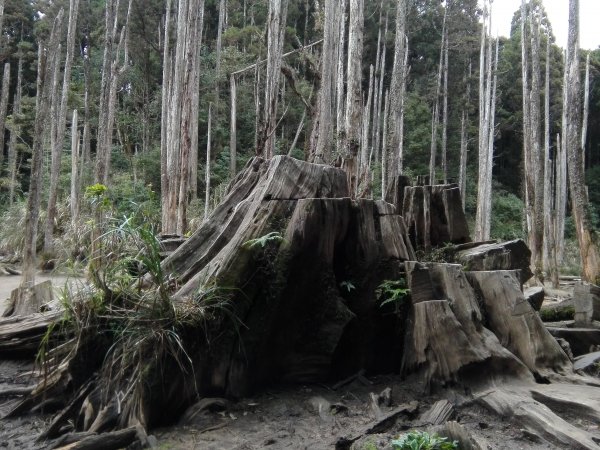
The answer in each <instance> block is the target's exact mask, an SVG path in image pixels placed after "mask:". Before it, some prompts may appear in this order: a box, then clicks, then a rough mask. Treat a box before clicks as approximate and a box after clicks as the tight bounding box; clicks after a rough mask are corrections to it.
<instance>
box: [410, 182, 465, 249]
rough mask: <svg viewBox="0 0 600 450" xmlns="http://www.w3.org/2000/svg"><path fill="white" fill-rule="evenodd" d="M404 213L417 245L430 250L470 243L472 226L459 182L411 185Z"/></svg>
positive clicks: (412, 239)
mask: <svg viewBox="0 0 600 450" xmlns="http://www.w3.org/2000/svg"><path fill="white" fill-rule="evenodd" d="M403 200H404V203H403V206H402V215H403V216H404V219H405V222H406V225H407V227H408V231H409V235H410V238H411V241H412V243H413V246H415V247H417V248H422V249H424V250H429V249H430V248H432V247H438V246H441V245H445V244H448V243H452V244H462V243H465V242H469V241H470V240H471V237H470V236H469V227H468V225H467V219H466V217H465V213H464V211H463V209H462V202H461V196H460V189H459V187H458V185H456V184H441V185H435V186H429V185H426V186H407V187H405V190H404V199H403Z"/></svg>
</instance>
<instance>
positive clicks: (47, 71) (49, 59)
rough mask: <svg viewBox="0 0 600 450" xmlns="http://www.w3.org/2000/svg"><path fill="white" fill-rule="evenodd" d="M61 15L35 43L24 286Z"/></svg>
mask: <svg viewBox="0 0 600 450" xmlns="http://www.w3.org/2000/svg"><path fill="white" fill-rule="evenodd" d="M63 15H64V12H63V10H62V9H61V10H60V11H59V13H58V15H57V16H56V18H55V19H54V24H53V26H52V32H51V34H50V39H49V41H48V42H47V45H44V42H41V41H40V42H39V43H38V65H37V70H38V72H37V81H36V86H37V89H36V101H35V103H36V105H35V106H36V108H35V122H34V133H33V147H32V156H31V176H30V180H29V196H28V198H27V213H26V216H25V239H24V243H23V280H22V286H23V287H28V286H30V285H32V284H33V283H35V264H36V253H37V245H36V244H37V234H38V219H39V214H40V197H41V195H40V194H41V184H42V171H41V168H42V156H43V155H42V152H43V143H44V134H45V132H46V128H47V118H48V113H49V111H50V98H51V90H52V74H53V73H54V65H56V64H59V62H58V48H59V45H58V40H59V37H60V35H61V28H62V20H63Z"/></svg>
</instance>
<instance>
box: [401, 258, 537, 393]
mask: <svg viewBox="0 0 600 450" xmlns="http://www.w3.org/2000/svg"><path fill="white" fill-rule="evenodd" d="M406 271H407V279H408V280H409V287H410V289H411V297H412V302H413V315H412V321H411V323H410V325H409V327H408V330H407V337H406V346H405V349H404V353H403V371H404V372H405V373H409V372H413V371H418V372H422V373H424V376H425V378H426V381H427V382H428V383H429V384H434V383H435V384H438V385H445V384H448V383H450V384H453V383H459V384H462V385H465V386H468V387H469V388H474V387H476V386H478V385H479V384H482V383H483V384H485V383H488V382H489V381H490V379H498V380H500V379H505V378H519V379H522V380H532V379H533V378H532V377H531V374H530V373H529V371H528V370H527V368H526V367H525V366H524V365H523V363H522V362H521V361H519V359H518V358H517V357H516V356H515V355H513V354H512V353H511V352H509V351H508V350H507V349H506V348H504V347H503V346H502V345H501V344H500V342H499V341H498V339H497V338H496V336H495V335H494V334H493V333H492V332H491V331H490V330H488V329H487V328H485V327H484V326H483V324H482V314H481V311H480V310H479V306H478V304H477V298H476V296H475V292H474V291H473V289H472V287H471V286H470V284H469V282H468V281H467V279H466V277H465V274H464V273H463V272H462V270H461V268H460V266H459V265H453V264H432V263H430V264H421V263H415V262H407V263H406ZM427 296H433V297H434V298H437V299H429V300H427V299H426V298H425V297H427ZM483 367H485V369H483ZM483 370H485V372H486V375H487V376H486V377H484V378H482V377H481V373H482V371H483Z"/></svg>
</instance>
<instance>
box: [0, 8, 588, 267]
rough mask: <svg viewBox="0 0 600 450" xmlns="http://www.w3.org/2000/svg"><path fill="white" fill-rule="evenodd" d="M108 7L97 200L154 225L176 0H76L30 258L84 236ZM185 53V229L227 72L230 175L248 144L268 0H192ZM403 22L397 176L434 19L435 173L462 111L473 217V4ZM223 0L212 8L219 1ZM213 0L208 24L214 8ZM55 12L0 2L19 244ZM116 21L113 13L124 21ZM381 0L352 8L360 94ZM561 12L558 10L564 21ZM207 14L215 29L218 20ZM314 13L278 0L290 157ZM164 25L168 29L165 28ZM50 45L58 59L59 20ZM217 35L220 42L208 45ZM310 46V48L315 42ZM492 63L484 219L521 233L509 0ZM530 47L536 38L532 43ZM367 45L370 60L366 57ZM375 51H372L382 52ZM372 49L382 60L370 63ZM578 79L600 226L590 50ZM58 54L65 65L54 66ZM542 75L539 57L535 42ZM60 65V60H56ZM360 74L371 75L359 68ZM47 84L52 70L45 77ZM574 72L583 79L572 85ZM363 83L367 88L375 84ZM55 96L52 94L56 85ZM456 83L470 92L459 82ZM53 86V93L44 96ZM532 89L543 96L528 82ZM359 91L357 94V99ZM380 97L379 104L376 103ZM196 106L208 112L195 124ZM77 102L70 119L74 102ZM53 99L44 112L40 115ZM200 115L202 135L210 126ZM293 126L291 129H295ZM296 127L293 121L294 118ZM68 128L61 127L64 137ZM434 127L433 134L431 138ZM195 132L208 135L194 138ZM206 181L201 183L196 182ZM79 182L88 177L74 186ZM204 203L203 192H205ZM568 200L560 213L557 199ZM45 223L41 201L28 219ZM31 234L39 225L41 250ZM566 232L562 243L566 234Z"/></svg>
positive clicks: (6, 177) (377, 45)
mask: <svg viewBox="0 0 600 450" xmlns="http://www.w3.org/2000/svg"><path fill="white" fill-rule="evenodd" d="M107 3H111V4H112V5H116V8H117V14H116V17H117V18H118V19H117V22H116V23H118V27H119V28H120V27H121V26H123V25H124V24H125V22H126V20H128V27H127V30H128V31H127V34H126V37H125V39H126V41H127V45H126V47H127V50H126V52H125V56H124V57H123V56H121V61H119V64H122V65H121V66H120V67H118V68H117V73H118V78H117V84H116V92H117V95H116V104H115V121H114V129H112V130H110V131H111V133H110V135H111V136H112V137H111V139H110V142H111V154H110V158H111V162H110V167H111V169H110V174H109V178H108V181H107V183H106V187H107V190H106V192H105V193H104V192H103V202H104V203H105V208H106V209H109V210H110V212H111V214H112V216H114V217H116V218H123V217H130V216H133V217H135V218H136V220H140V221H143V222H145V223H150V224H155V225H156V229H157V230H158V229H159V228H160V221H161V204H160V203H161V202H160V199H161V193H160V190H161V156H160V153H161V111H162V107H163V106H162V92H163V86H164V85H165V83H164V80H163V74H164V72H163V45H164V39H165V36H164V30H165V18H166V15H165V11H166V8H167V6H170V7H171V9H172V10H173V11H175V10H176V9H177V5H176V3H177V2H171V1H169V2H167V1H166V0H132V1H131V3H130V6H131V9H130V10H129V13H128V7H129V4H128V3H129V2H127V1H121V2H106V1H103V0H81V1H80V4H79V14H78V21H77V26H76V32H75V46H74V47H75V48H74V52H73V64H72V69H71V77H70V85H69V88H68V97H67V102H68V103H67V105H68V106H67V109H66V111H67V115H66V122H65V123H66V125H65V126H66V138H65V139H64V144H63V146H62V153H61V158H60V167H61V169H60V177H59V181H58V207H57V215H56V218H55V219H54V221H53V224H52V226H53V235H54V239H55V242H54V244H53V245H52V246H51V251H48V252H47V253H45V254H42V259H43V260H59V261H61V262H74V261H76V260H78V259H82V258H84V256H85V252H86V250H85V249H86V248H87V246H89V243H90V239H91V236H92V232H91V228H92V225H91V223H92V217H93V215H92V210H93V201H94V199H96V197H97V196H96V195H95V194H97V191H94V190H93V189H90V188H89V186H93V185H94V184H95V183H96V181H97V180H96V179H95V176H94V160H95V157H96V154H97V149H98V139H99V132H98V130H99V119H100V118H101V115H102V111H101V110H102V102H103V100H102V99H103V98H104V97H103V96H102V89H103V87H102V71H103V64H104V54H105V15H106V7H107ZM203 3H204V7H203V16H202V17H201V20H202V22H203V27H202V36H201V48H200V49H199V50H200V60H199V70H198V74H199V80H198V82H199V85H200V91H199V111H198V136H197V141H198V146H197V149H198V153H199V156H198V158H197V171H196V172H195V174H194V176H195V180H192V182H191V186H192V190H191V192H190V196H189V207H188V209H187V218H188V220H187V230H186V233H190V232H191V231H193V229H194V228H196V227H197V226H198V225H199V224H200V223H201V221H202V220H203V217H205V212H206V211H210V210H211V209H212V208H214V206H215V205H216V204H217V203H218V202H219V200H220V199H221V198H222V196H223V193H224V191H225V188H226V186H227V184H228V182H229V181H230V180H231V178H232V172H231V152H230V146H231V135H230V132H231V130H230V124H231V101H230V100H231V96H230V93H231V90H230V83H231V77H230V75H231V74H232V73H234V72H238V71H241V72H240V73H239V74H238V75H237V76H236V77H235V79H236V83H237V85H236V88H237V113H236V117H237V136H236V148H237V162H236V170H237V171H239V170H240V169H241V168H242V167H243V166H244V164H245V162H246V161H247V160H248V159H249V158H250V157H252V156H254V155H255V148H256V136H257V129H258V125H257V117H256V116H257V113H256V112H257V111H258V110H259V108H258V107H257V102H258V103H259V104H260V103H261V102H262V101H263V98H264V94H263V89H264V85H263V82H262V80H264V77H265V73H264V72H265V70H266V68H265V65H264V64H261V63H259V64H257V65H256V66H255V67H252V68H251V69H250V70H245V71H243V69H245V68H247V67H249V66H253V65H254V64H255V63H257V61H258V62H261V61H263V60H264V59H265V58H266V57H267V50H268V49H267V40H266V28H267V17H268V9H269V2H268V1H267V0H227V1H219V0H205V1H204V2H203ZM408 3H409V8H408V10H407V18H406V34H407V42H408V48H409V53H408V66H409V67H410V72H409V76H408V79H407V86H406V97H405V107H404V172H405V174H406V175H408V176H410V177H412V178H415V177H416V176H418V175H425V174H428V173H429V159H430V148H431V140H432V132H431V128H432V110H433V108H434V107H435V104H436V97H437V96H438V93H437V91H438V90H439V87H438V86H437V79H438V71H439V62H440V44H441V42H442V35H443V31H442V30H443V28H444V22H445V23H446V27H447V42H448V44H447V45H448V88H447V93H448V96H447V101H448V124H447V154H448V158H447V159H448V179H449V180H450V181H458V177H459V161H460V147H461V118H462V112H463V110H465V111H467V112H468V117H467V118H468V120H467V129H466V136H467V137H468V139H469V140H468V150H469V153H468V164H467V173H468V176H467V189H466V205H465V209H466V212H467V215H468V216H469V217H470V218H471V220H474V216H475V212H476V202H477V196H476V190H477V187H476V182H477V179H478V161H477V139H478V138H477V136H478V120H477V116H478V114H479V113H478V104H477V95H478V92H477V90H478V78H479V73H478V69H479V51H480V36H481V27H482V15H483V11H482V10H481V8H480V6H478V4H477V1H476V0H453V1H452V2H449V4H448V7H447V10H446V5H445V4H443V3H441V2H440V1H439V0H413V1H411V2H408ZM531 3H532V4H533V5H534V8H535V9H536V11H538V14H539V17H540V24H541V26H542V28H543V29H544V30H545V32H547V33H549V35H550V39H551V43H552V46H551V51H550V57H551V61H550V80H549V81H550V118H551V127H550V136H552V139H551V142H552V147H551V148H552V150H551V151H552V154H555V150H554V149H555V148H556V139H555V137H556V135H557V134H559V133H561V117H562V96H563V70H564V56H563V50H562V49H561V48H559V47H558V46H556V45H555V44H554V43H553V37H552V31H551V24H550V23H549V22H548V20H547V17H546V16H545V12H544V10H543V7H542V5H541V3H539V2H538V1H537V0H533V1H532V2H531ZM221 4H222V5H221ZM220 6H223V9H222V11H223V13H222V18H221V21H220V20H219V9H220ZM61 9H63V10H64V14H65V15H68V12H69V1H67V0H54V1H49V0H31V1H23V0H6V1H5V2H4V12H3V16H2V17H3V18H2V24H1V27H2V33H1V37H0V59H1V61H2V64H3V66H4V77H3V80H4V82H3V87H2V102H1V104H0V215H1V217H2V219H1V221H2V227H1V228H0V248H1V249H2V250H4V251H5V252H10V253H13V254H17V255H18V254H19V252H20V251H21V249H22V245H23V240H24V233H23V230H24V220H25V208H26V206H25V205H26V197H27V193H28V192H29V187H30V174H31V161H32V159H31V156H32V149H33V147H34V134H35V123H34V122H35V115H36V101H37V100H38V96H37V91H38V88H39V86H36V76H37V73H38V63H39V58H38V46H39V43H40V42H48V40H49V39H50V34H51V30H52V27H53V21H54V20H55V17H57V15H58V14H59V10H61ZM127 17H128V19H126V18H127ZM395 20H396V2H394V1H390V0H381V1H367V2H365V9H364V50H363V58H362V62H361V64H362V65H361V68H362V92H363V93H365V96H366V93H367V92H368V91H369V84H370V80H371V79H373V80H374V81H375V85H377V83H380V85H381V86H382V91H386V90H387V89H388V87H389V86H390V83H391V80H392V63H391V62H392V61H393V59H394V37H395V36H394V30H395V28H396V25H395ZM565 20H566V18H565ZM219 23H221V24H222V26H223V28H222V33H220V32H219V31H220V30H219ZM323 27H324V12H323V4H322V2H319V1H312V0H293V1H290V2H289V4H288V10H287V19H286V26H285V30H284V32H285V38H284V41H283V42H284V48H283V53H284V54H286V53H290V52H291V54H289V55H287V56H284V58H283V66H282V67H283V70H282V77H281V82H280V85H279V108H278V116H277V121H278V125H277V128H276V131H275V134H274V135H275V153H276V154H290V155H292V156H294V157H297V158H301V159H305V158H306V157H307V154H308V146H309V140H310V133H311V129H312V125H311V119H312V118H313V117H314V116H313V114H312V110H313V109H314V108H315V105H314V102H315V98H316V92H317V90H318V89H319V83H320V67H321V64H324V63H327V61H324V60H323V58H321V51H322V48H321V45H320V44H319V41H320V40H321V39H322V37H323ZM171 32H174V31H173V30H171ZM61 33H62V34H63V36H61V37H60V39H59V41H60V42H62V43H63V44H62V47H59V48H58V51H59V52H61V53H60V54H62V55H63V56H62V57H61V59H63V60H64V54H65V47H66V46H67V45H65V43H66V42H67V27H66V26H63V27H62V32H61ZM220 41H221V45H222V48H221V49H219V44H218V43H219V42H220ZM314 43H316V44H315V45H311V44H314ZM498 48H499V50H498V51H499V53H498V55H499V56H498V58H499V60H498V70H497V80H498V81H497V100H496V124H495V131H494V152H495V153H494V160H493V161H494V163H493V189H492V200H493V202H492V203H493V206H492V227H491V235H492V237H494V238H503V239H508V238H515V237H524V236H525V231H524V214H523V211H524V202H523V197H524V186H523V180H524V176H523V123H522V121H523V98H522V95H523V89H522V81H521V80H522V72H521V54H522V53H521V27H520V11H515V15H514V18H513V24H512V32H511V36H510V38H500V40H499V47H498ZM541 48H542V49H545V48H546V46H545V42H544V41H543V40H542V45H541ZM379 55H381V56H379ZM383 55H385V56H383ZM587 57H588V51H585V50H583V51H581V52H580V59H581V63H580V68H581V79H582V80H583V79H584V71H585V60H586V58H587ZM384 58H385V61H387V63H383V64H382V63H381V61H382V60H383V59H384ZM589 60H590V90H589V96H590V98H589V122H588V133H587V139H586V142H585V155H586V156H585V168H586V176H587V184H588V189H589V196H590V202H591V212H592V217H593V223H594V226H595V227H596V228H598V226H600V219H599V214H598V213H599V211H597V208H598V207H599V205H600V123H599V122H600V114H599V112H600V83H599V82H598V81H597V80H598V72H599V70H600V49H596V50H593V51H589ZM62 64H64V62H63V63H62ZM540 66H541V68H542V70H541V72H542V82H544V76H543V73H544V69H543V68H545V67H546V53H545V51H541V52H540ZM56 70H57V71H58V72H60V71H61V70H63V66H62V65H61V66H60V67H56ZM371 72H372V74H373V75H372V76H371ZM58 78H59V79H60V83H59V84H62V77H58ZM582 84H583V83H582ZM375 91H376V89H373V92H374V93H375ZM57 92H58V90H57ZM468 92H470V94H468ZM54 95H58V94H56V93H55V94H54ZM540 95H542V94H540ZM364 102H366V98H365V99H363V103H364ZM380 104H381V100H380ZM209 109H210V111H211V114H210V115H211V117H210V120H209ZM74 110H77V111H78V113H77V115H76V117H77V119H76V121H73V111H74ZM52 114H55V112H53V111H49V112H48V120H49V121H51V117H53V116H52ZM209 122H210V132H209ZM382 122H383V115H382V117H380V121H379V122H376V121H373V123H372V130H373V131H370V133H371V135H372V137H373V142H375V141H376V133H377V135H378V136H380V135H382V128H383V123H382ZM300 124H302V125H300ZM299 125H300V126H299ZM72 136H75V139H74V140H73V139H72ZM437 139H439V140H440V142H439V145H442V142H441V139H442V136H441V135H440V134H438V137H437ZM207 141H208V142H207ZM73 142H78V145H79V150H78V152H79V154H80V155H81V158H82V161H83V164H82V166H81V169H78V170H80V175H81V177H80V181H78V182H79V183H80V186H81V189H80V194H79V195H81V198H82V201H81V212H80V218H79V219H78V220H77V221H75V220H72V214H73V211H72V209H71V207H70V204H71V201H72V197H71V189H72V179H73V177H72V170H73V169H72V155H73V148H78V147H77V145H76V146H75V147H74V145H73ZM207 145H208V146H209V147H210V149H211V151H210V160H211V164H210V174H209V181H210V182H209V183H206V180H205V169H206V159H205V157H204V156H203V155H204V154H205V149H206V148H207ZM43 149H44V153H43V155H44V156H43V159H42V176H43V180H44V181H43V183H42V194H41V198H42V211H45V209H46V208H45V207H44V206H45V205H46V203H47V201H48V195H49V194H48V190H49V187H50V185H51V166H52V164H51V138H50V133H47V135H46V136H45V137H44V139H43ZM380 161H381V159H380V157H379V156H378V151H377V149H376V148H375V151H374V152H373V164H372V170H373V173H374V175H373V182H372V186H371V189H370V190H369V194H368V195H372V196H374V197H378V196H381V183H380V182H378V181H377V180H378V179H379V178H380V171H381V162H380ZM207 186H208V187H209V192H208V194H209V195H206V188H207ZM86 187H88V189H87V191H86ZM207 200H208V203H207ZM567 210H569V209H568V208H567ZM39 222H40V229H42V230H43V229H44V225H43V224H44V222H45V213H44V212H42V214H41V215H40V218H39ZM565 233H566V236H567V242H568V244H567V250H566V253H565V257H564V261H563V266H565V269H566V270H569V268H570V269H571V270H574V271H577V270H578V266H579V256H578V249H577V245H576V243H575V242H574V227H573V224H572V221H570V220H569V219H567V223H566V229H565ZM43 239H44V233H43V232H41V233H39V234H38V240H39V247H40V248H42V245H43ZM569 242H570V243H569Z"/></svg>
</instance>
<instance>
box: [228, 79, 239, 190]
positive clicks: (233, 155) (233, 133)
mask: <svg viewBox="0 0 600 450" xmlns="http://www.w3.org/2000/svg"><path fill="white" fill-rule="evenodd" d="M229 86H230V94H231V124H230V126H231V129H230V132H229V176H230V177H231V178H232V179H233V177H235V173H236V172H237V167H236V166H237V87H236V83H235V75H233V74H231V75H230V77H229Z"/></svg>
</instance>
